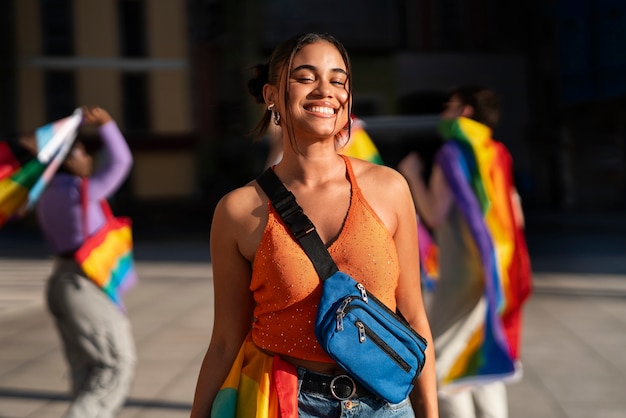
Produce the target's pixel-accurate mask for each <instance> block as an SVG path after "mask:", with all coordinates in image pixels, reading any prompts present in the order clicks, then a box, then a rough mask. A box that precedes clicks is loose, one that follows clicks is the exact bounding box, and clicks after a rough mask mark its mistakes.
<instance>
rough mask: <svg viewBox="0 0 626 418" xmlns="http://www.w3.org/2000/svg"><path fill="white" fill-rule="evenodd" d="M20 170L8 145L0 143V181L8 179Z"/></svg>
mask: <svg viewBox="0 0 626 418" xmlns="http://www.w3.org/2000/svg"><path fill="white" fill-rule="evenodd" d="M18 168H20V162H19V161H17V159H16V158H15V156H14V155H13V152H12V151H11V148H10V147H9V144H8V143H6V142H5V141H1V142H0V180H2V179H4V178H7V177H9V176H10V175H11V174H13V173H14V172H15V170H17V169H18Z"/></svg>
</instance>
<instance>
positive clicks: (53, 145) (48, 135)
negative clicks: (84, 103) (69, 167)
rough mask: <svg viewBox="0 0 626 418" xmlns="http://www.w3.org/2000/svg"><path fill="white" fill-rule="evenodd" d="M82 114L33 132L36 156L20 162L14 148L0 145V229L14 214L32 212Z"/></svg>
mask: <svg viewBox="0 0 626 418" xmlns="http://www.w3.org/2000/svg"><path fill="white" fill-rule="evenodd" d="M81 121H82V111H81V110H80V109H76V110H75V111H74V113H73V114H72V116H69V117H67V118H64V119H61V120H58V121H55V122H52V123H49V124H47V125H45V126H42V127H40V128H38V129H37V130H36V131H35V138H36V140H37V155H36V157H35V156H32V157H31V158H29V159H27V160H25V161H24V160H23V159H22V161H21V159H20V158H17V156H16V155H15V154H16V153H15V152H14V151H15V146H12V145H11V144H9V143H8V142H5V141H3V142H0V227H2V225H4V224H5V223H6V221H7V220H9V219H11V218H13V217H15V216H18V213H20V212H22V211H25V210H29V209H32V207H33V206H34V205H35V203H36V202H37V199H38V198H39V196H40V195H41V193H42V192H43V190H44V189H45V187H46V186H47V184H48V182H49V181H50V179H51V178H52V176H53V175H54V173H56V171H57V169H58V168H59V166H60V165H61V163H62V162H63V160H64V159H65V157H66V156H67V153H68V152H69V150H70V149H71V147H72V144H73V143H74V139H75V138H76V134H77V130H78V127H79V126H80V123H81Z"/></svg>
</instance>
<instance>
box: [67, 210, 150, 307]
mask: <svg viewBox="0 0 626 418" xmlns="http://www.w3.org/2000/svg"><path fill="white" fill-rule="evenodd" d="M104 204H106V203H105V202H103V205H104ZM107 207H108V205H107ZM75 257H76V261H77V262H78V263H79V264H80V266H81V267H82V269H83V271H84V272H85V274H86V275H87V277H89V278H90V279H91V280H92V281H93V282H94V283H96V284H97V285H98V287H100V288H101V289H102V290H103V291H104V293H106V295H107V296H108V297H109V298H110V299H111V300H112V301H113V302H114V303H115V304H117V305H118V307H120V309H122V310H123V311H125V308H124V304H123V302H122V295H123V294H124V293H125V292H126V291H127V290H129V289H130V288H131V287H133V286H134V285H135V283H136V282H137V275H136V272H135V264H134V260H133V238H132V232H131V221H130V219H128V218H124V217H118V218H111V219H109V221H108V222H107V224H106V225H105V226H104V227H103V228H102V229H100V230H99V231H98V232H96V233H95V234H94V235H92V236H91V237H89V239H88V240H86V241H85V243H84V244H83V245H82V246H81V247H80V248H79V249H78V251H77V252H76V256H75Z"/></svg>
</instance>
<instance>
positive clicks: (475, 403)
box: [439, 382, 509, 418]
mask: <svg viewBox="0 0 626 418" xmlns="http://www.w3.org/2000/svg"><path fill="white" fill-rule="evenodd" d="M508 411H509V409H508V402H507V396H506V386H505V385H504V383H502V382H495V383H490V384H487V385H483V386H476V387H474V388H472V389H468V390H463V391H462V392H458V393H455V394H453V395H444V394H439V417H440V418H507V417H508V416H509V412H508Z"/></svg>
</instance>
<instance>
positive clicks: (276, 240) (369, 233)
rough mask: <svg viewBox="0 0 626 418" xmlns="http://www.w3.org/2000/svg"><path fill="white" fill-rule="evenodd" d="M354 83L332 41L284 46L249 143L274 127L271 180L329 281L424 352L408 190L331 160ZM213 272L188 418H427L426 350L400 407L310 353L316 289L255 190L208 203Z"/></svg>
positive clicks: (262, 90)
mask: <svg viewBox="0 0 626 418" xmlns="http://www.w3.org/2000/svg"><path fill="white" fill-rule="evenodd" d="M351 79H352V69H351V66H350V60H349V58H348V54H347V52H346V50H345V48H344V47H343V45H342V44H341V43H340V42H339V41H337V40H336V39H335V38H334V37H332V36H330V35H328V34H315V33H313V34H304V35H301V36H298V37H294V38H292V39H290V40H288V41H286V42H285V43H283V44H281V45H280V46H278V47H277V48H276V50H275V51H274V53H273V54H272V56H271V57H270V59H269V61H268V63H267V64H262V65H258V66H256V67H255V74H254V77H253V78H252V79H251V80H250V82H249V84H248V87H249V91H250V93H251V94H252V95H253V96H254V97H255V99H256V100H257V102H258V103H259V104H263V105H264V106H265V108H266V109H267V111H266V112H265V113H264V115H263V116H262V118H261V120H260V121H259V123H258V124H257V126H256V128H255V133H256V134H257V135H258V136H262V135H263V134H265V132H266V131H267V130H268V128H269V127H270V126H271V124H275V125H277V126H278V127H280V129H279V132H280V134H281V135H282V141H283V149H284V155H283V158H282V160H281V161H280V162H279V163H277V164H276V165H275V166H273V167H272V169H273V170H274V173H275V174H276V175H277V176H278V178H279V179H280V181H281V182H282V183H283V184H284V185H285V187H286V188H287V189H288V190H289V191H290V192H291V193H293V195H294V196H295V198H296V199H297V202H298V204H299V205H300V206H301V207H302V209H303V210H304V212H305V213H306V214H307V216H308V217H309V219H310V220H311V221H312V222H313V224H314V225H315V229H316V231H317V233H318V234H319V236H320V237H321V239H322V240H323V242H324V243H325V245H326V247H327V249H328V251H329V253H330V255H331V257H332V258H333V260H334V261H335V263H336V264H337V266H338V268H339V269H340V270H341V271H343V272H346V273H347V274H349V275H351V276H352V277H355V278H357V280H358V281H359V282H361V283H362V284H363V285H364V286H365V288H367V289H368V291H371V292H372V293H373V294H375V295H376V296H377V298H378V299H380V300H381V301H382V303H384V304H385V305H386V306H387V307H388V308H389V309H391V310H392V311H401V312H402V314H403V316H404V317H405V318H406V319H407V321H408V322H409V324H410V325H411V326H412V327H413V328H414V329H415V330H416V331H417V332H418V333H419V334H421V335H422V336H424V337H426V339H427V340H430V328H429V325H428V321H427V318H426V315H425V312H424V306H423V303H422V297H421V293H420V275H419V259H418V257H417V254H418V250H417V236H416V235H417V224H416V218H415V211H414V207H413V202H412V200H411V194H410V191H409V188H408V185H407V183H406V181H405V180H404V178H403V177H402V176H401V175H400V174H399V173H398V172H396V171H395V170H393V169H391V168H389V167H385V166H381V165H377V164H373V163H370V162H366V161H363V160H358V159H354V158H349V157H346V156H343V155H340V154H338V153H337V149H338V145H339V146H340V145H341V143H342V142H344V141H345V140H346V138H349V133H350V129H351V126H350V123H349V115H350V112H351V106H352V94H351V93H352V92H351ZM346 133H347V135H346ZM211 258H212V260H213V283H214V290H215V323H214V326H213V334H212V337H211V341H210V344H209V348H208V350H207V353H206V356H205V359H204V361H203V364H202V367H201V370H200V375H199V377H198V383H197V388H196V394H195V399H194V404H193V410H192V416H193V417H205V416H209V415H210V414H212V416H225V415H224V414H226V411H230V415H229V416H242V417H243V416H246V417H250V416H270V417H274V416H278V412H277V411H278V409H277V408H278V405H279V406H280V409H281V412H280V414H281V415H280V416H282V417H286V416H293V417H296V416H299V417H312V416H325V417H339V416H341V414H342V411H348V410H350V412H351V413H355V414H356V415H357V416H359V417H386V416H389V414H391V413H392V414H393V416H394V417H412V416H414V412H413V411H414V410H415V411H416V412H418V414H419V415H420V416H426V417H435V416H437V399H436V390H435V373H434V371H435V368H434V361H433V360H434V354H433V351H432V346H431V345H429V348H428V350H427V354H426V355H427V358H428V359H429V360H428V361H427V362H426V366H425V367H424V370H423V372H422V375H421V377H420V379H419V380H418V381H417V382H416V384H415V389H414V390H413V393H412V394H411V400H409V398H406V399H404V400H402V401H401V402H400V403H397V404H391V403H389V402H388V401H386V400H384V399H381V398H380V397H377V396H375V395H373V394H372V393H371V392H370V391H369V390H367V388H366V387H365V386H362V385H361V383H359V382H357V381H355V379H354V378H353V376H351V375H350V374H349V373H347V372H346V371H345V370H343V369H342V368H341V367H340V366H339V365H338V364H337V363H336V362H335V361H334V360H333V359H332V358H331V357H330V356H329V355H328V354H327V353H326V352H325V351H324V349H323V348H322V347H321V346H320V344H319V342H318V341H317V339H316V337H315V332H314V324H315V319H316V314H317V308H318V305H319V302H320V296H321V284H320V277H319V276H318V274H317V272H316V270H315V268H314V266H313V264H312V263H311V261H310V260H309V258H308V257H307V255H306V253H305V252H304V251H303V249H302V248H301V247H300V245H299V244H298V242H297V241H296V240H295V238H294V236H293V235H292V234H291V233H290V232H289V230H288V229H287V228H286V227H285V224H284V223H283V221H282V220H281V218H280V216H279V215H278V213H277V212H276V210H275V208H274V207H273V205H272V204H270V202H269V199H268V196H267V195H266V194H265V193H264V192H263V190H262V189H261V187H260V186H259V184H258V183H257V182H256V181H251V182H250V183H249V184H247V185H246V186H244V187H241V188H238V189H236V190H233V191H232V192H230V193H228V194H227V195H226V196H224V197H223V198H222V199H221V200H220V202H219V203H218V205H217V207H216V210H215V213H214V217H213V224H212V228H211ZM231 366H232V367H231ZM242 375H245V377H242ZM245 394H247V395H251V396H249V397H247V396H244V395H245ZM344 395H345V396H344ZM279 398H280V399H279ZM260 410H263V411H264V412H263V414H262V415H257V413H258V412H259V411H260ZM234 411H236V414H235V412H234Z"/></svg>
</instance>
